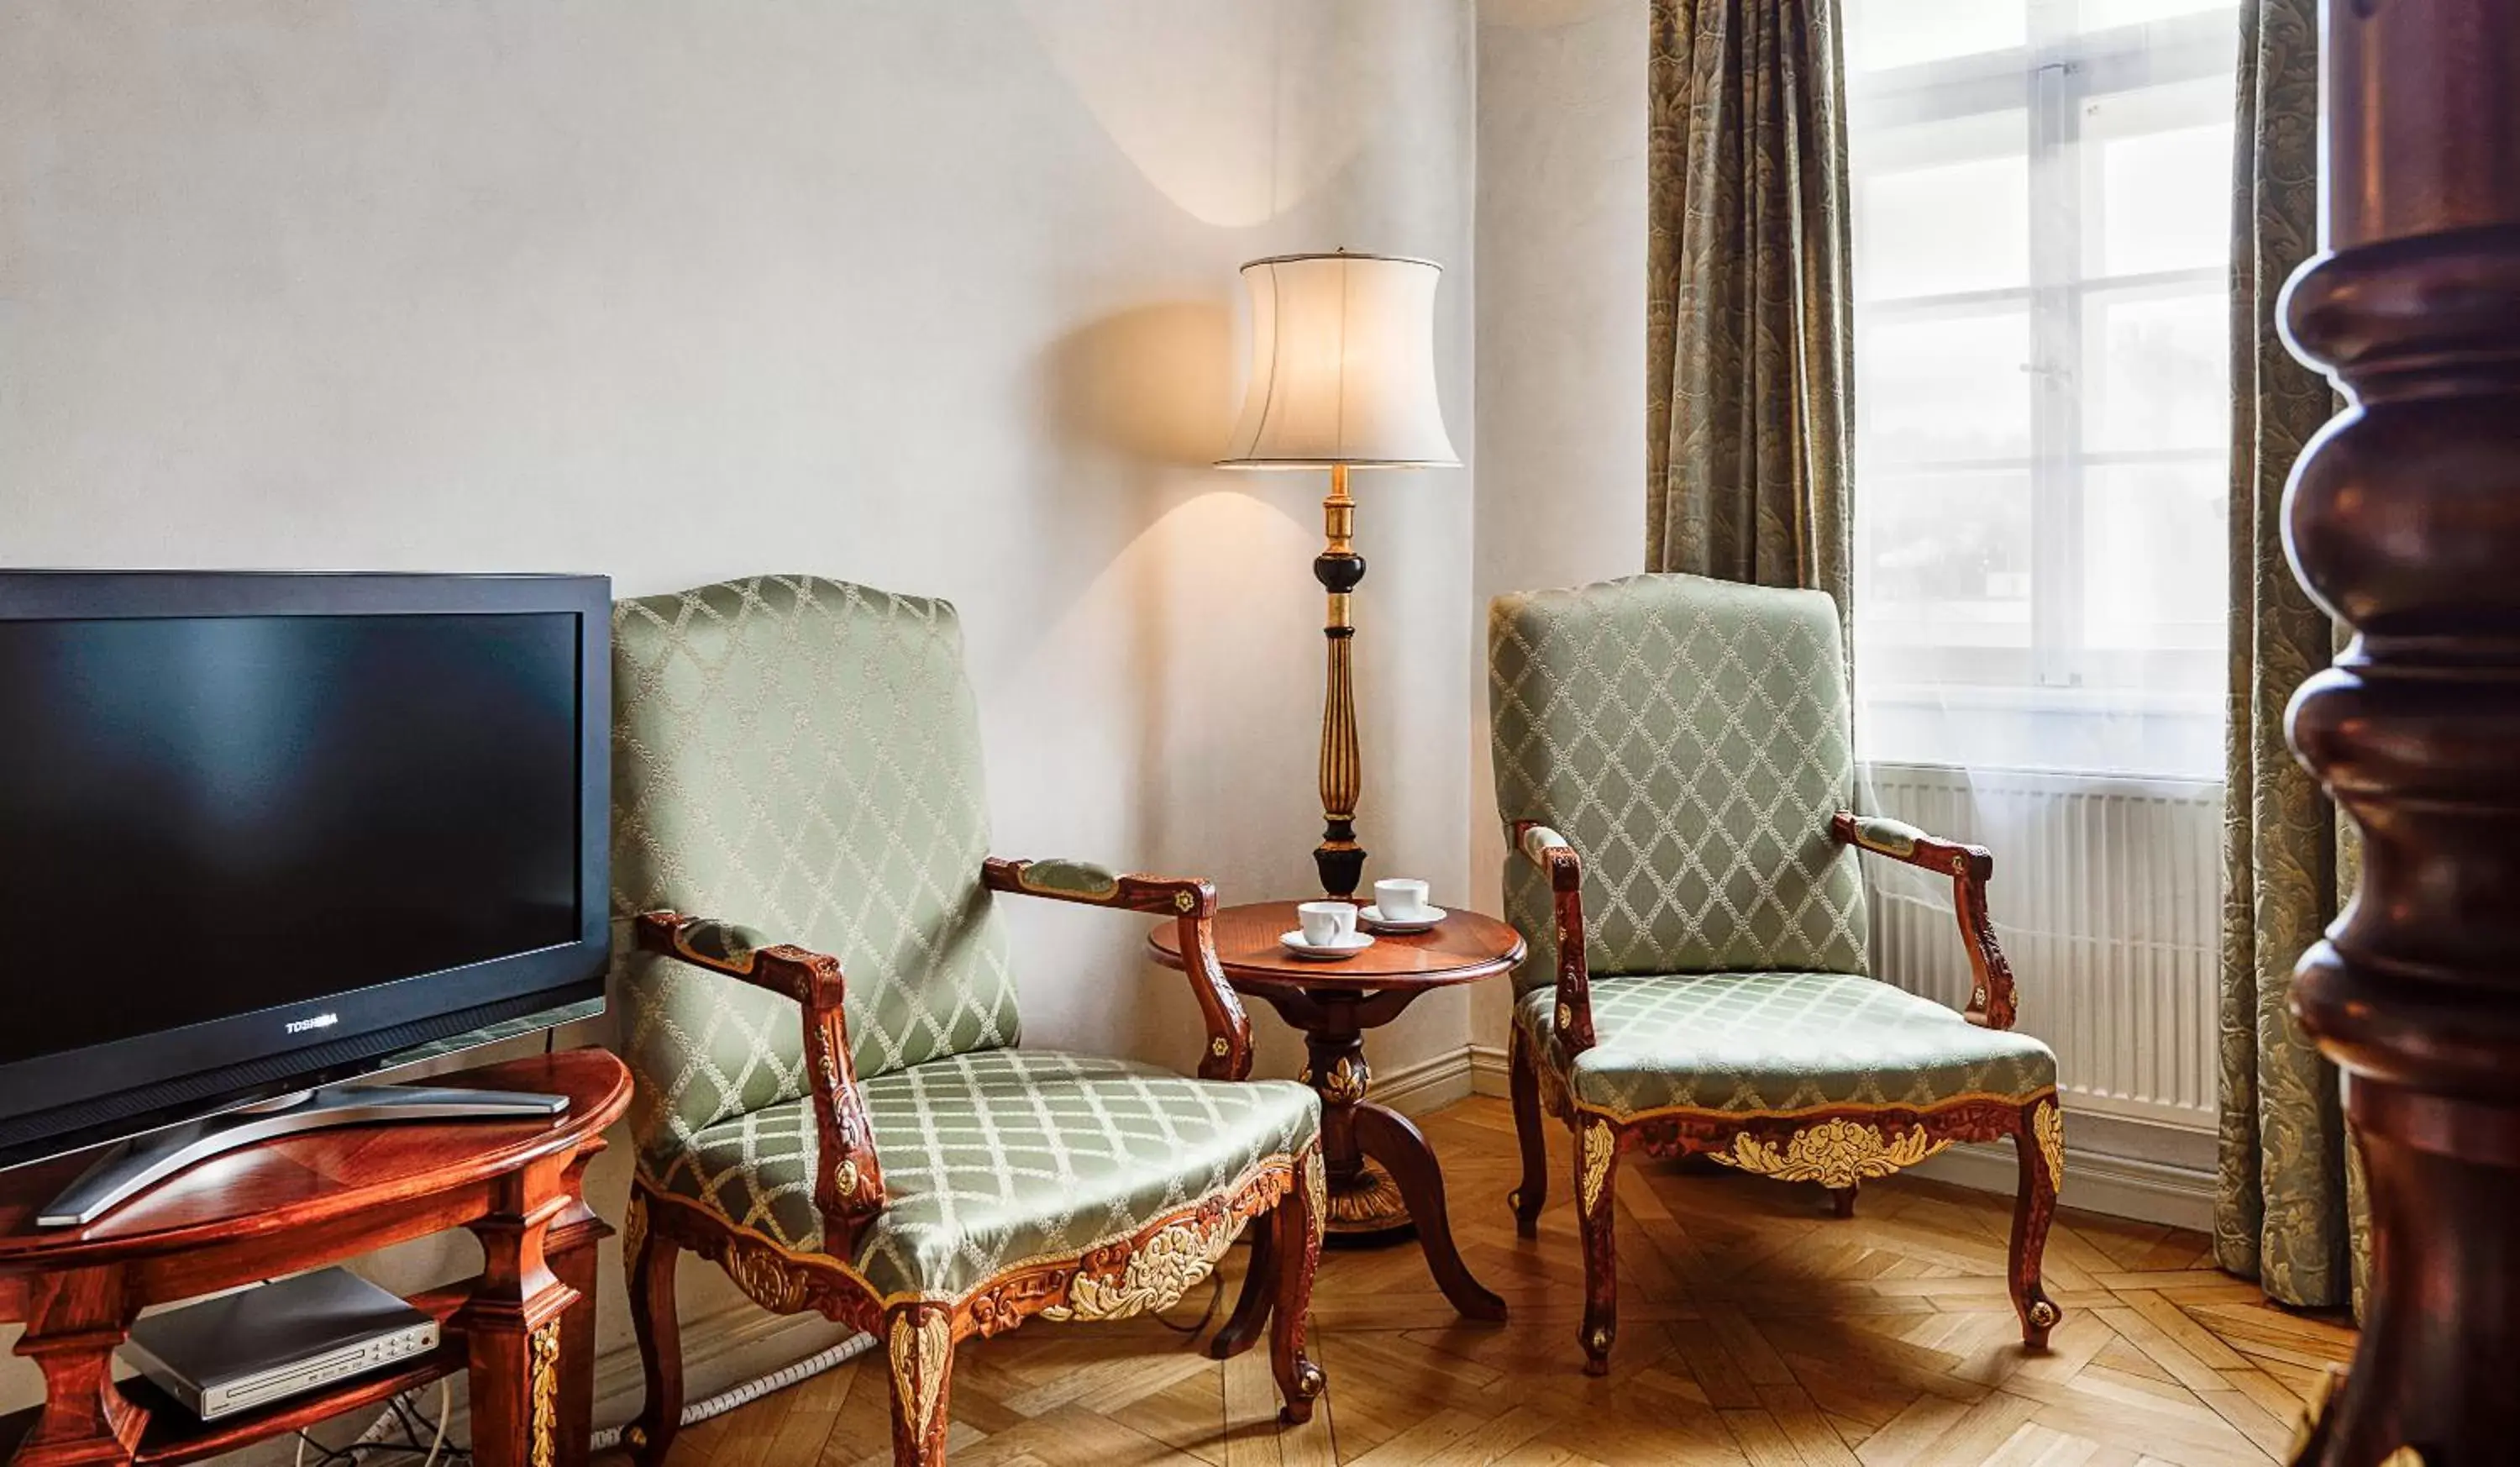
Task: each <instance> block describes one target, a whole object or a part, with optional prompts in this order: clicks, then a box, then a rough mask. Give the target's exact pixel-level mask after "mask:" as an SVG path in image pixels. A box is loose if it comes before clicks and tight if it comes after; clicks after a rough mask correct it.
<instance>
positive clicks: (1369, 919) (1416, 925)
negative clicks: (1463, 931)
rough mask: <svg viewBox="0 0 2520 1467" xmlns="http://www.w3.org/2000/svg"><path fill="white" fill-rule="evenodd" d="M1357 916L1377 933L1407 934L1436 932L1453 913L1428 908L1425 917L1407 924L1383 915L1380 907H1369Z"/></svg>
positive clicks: (1431, 907)
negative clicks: (1436, 928) (1438, 924)
mask: <svg viewBox="0 0 2520 1467" xmlns="http://www.w3.org/2000/svg"><path fill="white" fill-rule="evenodd" d="M1356 915H1357V919H1358V920H1359V921H1361V922H1363V923H1364V924H1365V925H1366V926H1368V927H1371V928H1373V930H1374V931H1375V932H1387V933H1400V934H1406V933H1418V932H1432V931H1434V930H1435V926H1436V924H1437V923H1440V922H1442V921H1443V920H1444V919H1445V918H1446V917H1448V916H1450V915H1451V913H1449V912H1446V911H1445V910H1444V909H1443V908H1442V907H1439V906H1430V907H1428V908H1426V915H1425V916H1423V917H1412V918H1410V919H1409V920H1408V921H1406V922H1399V921H1394V920H1393V919H1391V918H1389V917H1385V916H1384V915H1382V908H1380V907H1378V906H1369V907H1367V908H1366V909H1365V910H1364V911H1361V912H1359V913H1357V914H1356Z"/></svg>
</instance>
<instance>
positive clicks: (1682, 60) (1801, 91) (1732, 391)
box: [1645, 0, 1855, 619]
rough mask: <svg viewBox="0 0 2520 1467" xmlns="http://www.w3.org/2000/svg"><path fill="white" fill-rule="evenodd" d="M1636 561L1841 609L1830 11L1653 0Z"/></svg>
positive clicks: (1838, 87) (1843, 442)
mask: <svg viewBox="0 0 2520 1467" xmlns="http://www.w3.org/2000/svg"><path fill="white" fill-rule="evenodd" d="M1652 25H1653V38H1652V51H1651V60H1650V62H1649V68H1650V69H1649V71H1648V81H1647V94H1648V111H1647V131H1646V144H1645V160H1646V204H1645V210H1646V222H1647V229H1648V231H1649V238H1648V244H1647V247H1646V249H1647V253H1646V314H1645V323H1646V324H1645V338H1646V346H1645V353H1646V355H1645V371H1646V390H1645V402H1646V406H1645V413H1646V453H1647V457H1648V475H1647V483H1646V491H1645V567H1646V569H1647V570H1651V571H1687V572H1693V573H1697V574H1700V575H1713V576H1720V577H1722V578H1724V579H1727V580H1738V581H1748V582H1752V583H1755V584H1759V585H1777V586H1809V587H1817V588H1819V589H1821V590H1823V591H1827V592H1828V593H1829V594H1831V595H1832V596H1835V597H1836V598H1837V604H1838V610H1839V616H1840V618H1841V619H1843V618H1844V617H1845V615H1846V611H1847V608H1848V606H1849V604H1850V599H1849V591H1850V589H1851V587H1850V585H1849V579H1848V576H1849V566H1850V563H1851V562H1852V560H1853V558H1854V557H1853V529H1852V522H1851V520H1850V518H1849V516H1848V513H1847V502H1846V486H1847V452H1848V445H1849V442H1850V440H1851V438H1852V436H1853V434H1852V428H1853V424H1854V421H1855V413H1854V407H1853V402H1852V397H1851V389H1852V388H1853V382H1852V379H1851V373H1850V369H1849V365H1848V364H1849V355H1850V352H1851V350H1852V340H1851V339H1852V335H1853V332H1852V324H1851V321H1850V317H1849V298H1850V296H1851V294H1852V293H1851V291H1850V289H1849V282H1848V277H1847V220H1848V206H1847V185H1846V116H1845V106H1844V99H1845V90H1846V87H1845V71H1844V66H1843V63H1842V61H1841V59H1840V55H1839V47H1838V34H1837V0H1653V21H1652Z"/></svg>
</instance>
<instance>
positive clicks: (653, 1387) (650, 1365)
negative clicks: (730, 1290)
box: [621, 1190, 683, 1467]
mask: <svg viewBox="0 0 2520 1467" xmlns="http://www.w3.org/2000/svg"><path fill="white" fill-rule="evenodd" d="M650 1221H651V1219H650V1218H649V1216H648V1199H647V1198H646V1197H645V1196H644V1195H642V1194H641V1193H639V1192H637V1191H635V1190H634V1191H633V1192H632V1193H631V1194H630V1219H629V1232H630V1236H629V1238H628V1239H627V1241H628V1242H629V1244H630V1247H631V1254H630V1258H629V1260H628V1262H629V1272H630V1277H629V1285H630V1329H631V1333H632V1334H634V1335H636V1336H637V1337H638V1340H639V1370H640V1374H641V1375H642V1376H643V1377H644V1378H645V1379H646V1382H647V1391H648V1394H647V1399H646V1400H645V1401H644V1402H643V1403H642V1404H641V1406H640V1407H639V1416H638V1419H637V1420H635V1421H633V1422H631V1423H630V1425H629V1426H628V1427H627V1428H625V1429H624V1430H623V1431H622V1433H621V1444H622V1445H623V1446H624V1447H627V1448H628V1449H629V1452H630V1459H631V1460H632V1461H634V1462H636V1463H638V1464H639V1467H662V1464H663V1462H664V1460H665V1453H666V1451H667V1450H669V1449H670V1448H671V1447H672V1446H673V1444H674V1434H675V1433H676V1432H678V1431H680V1430H682V1425H683V1331H682V1323H681V1320H680V1319H679V1318H678V1317H677V1316H676V1314H675V1313H674V1261H675V1259H677V1258H678V1257H680V1256H681V1254H682V1250H681V1249H680V1248H677V1247H676V1246H674V1244H673V1243H672V1242H670V1241H668V1240H667V1239H664V1238H660V1237H658V1236H656V1230H655V1228H653V1227H652V1226H651V1225H650Z"/></svg>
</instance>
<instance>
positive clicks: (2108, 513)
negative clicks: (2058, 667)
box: [2083, 457, 2230, 681]
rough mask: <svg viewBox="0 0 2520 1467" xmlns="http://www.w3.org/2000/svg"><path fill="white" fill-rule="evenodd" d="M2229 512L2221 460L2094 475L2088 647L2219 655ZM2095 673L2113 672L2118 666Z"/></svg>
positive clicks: (2101, 469) (2086, 598)
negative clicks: (2181, 651)
mask: <svg viewBox="0 0 2520 1467" xmlns="http://www.w3.org/2000/svg"><path fill="white" fill-rule="evenodd" d="M2228 505H2229V488H2228V481H2227V480H2226V478H2225V473H2224V464H2223V460H2222V459H2221V458H2219V457H2216V458H2210V459H2203V458H2200V459H2191V460H2186V461H2183V462H2167V463H2145V464H2114V465H2093V466H2092V467H2090V468H2087V469H2086V470H2085V471H2084V474H2083V617H2084V627H2083V633H2084V638H2085V640H2086V641H2087V642H2088V643H2089V644H2090V645H2091V646H2093V647H2094V648H2102V649H2107V648H2131V649H2136V650H2140V651H2163V652H2168V651H2176V650H2187V651H2210V652H2219V651H2221V650H2222V647H2223V636H2224V605H2225V598H2226V596H2227V595H2228V591H2227V590H2226V581H2227V579H2228V573H2229V570H2228V565H2227V563H2226V562H2227V557H2226V553H2225V547H2226V545H2227V544H2228V538H2229V533H2230V528H2229V525H2228V514H2227V511H2228ZM2093 666H2094V667H2095V668H2096V669H2099V670H2101V671H2105V670H2106V669H2107V668H2108V667H2109V666H2110V663H2109V662H2108V660H2107V659H2096V660H2094V663H2093ZM2090 680H2092V679H2091V677H2090V676H2089V675H2087V681H2090Z"/></svg>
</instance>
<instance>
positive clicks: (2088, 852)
mask: <svg viewBox="0 0 2520 1467" xmlns="http://www.w3.org/2000/svg"><path fill="white" fill-rule="evenodd" d="M1868 772H1869V775H1870V779H1871V793H1872V802H1873V804H1874V807H1875V808H1877V809H1878V810H1879V811H1880V812H1881V813H1883V814H1886V815H1892V816H1896V817H1897V818H1899V819H1902V820H1905V821H1908V822H1909V823H1910V824H1912V825H1916V826H1921V827H1922V828H1924V829H1925V830H1927V831H1929V832H1931V833H1933V834H1935V835H1938V836H1946V837H1949V838H1951V839H1953V840H1958V841H1968V842H1972V843H1974V844H1977V845H1980V846H1985V847H1987V848H1991V849H1992V850H1994V852H1995V880H1994V881H1993V882H1991V883H1990V884H1989V885H1988V888H1987V895H1988V904H1989V906H1990V907H1991V908H1992V909H1993V912H1994V915H1995V925H1996V935H1997V937H1998V938H1999V939H2000V940H2002V942H2003V951H2004V955H2005V956H2006V957H2008V958H2010V959H2011V961H2012V972H2013V977H2014V979H2015V981H2016V982H2017V984H2018V986H2019V988H2020V993H2021V1017H2020V1022H2019V1025H2018V1028H2020V1029H2021V1030H2023V1031H2026V1032H2029V1033H2034V1034H2037V1035H2038V1036H2039V1037H2041V1038H2043V1039H2045V1040H2047V1041H2048V1043H2049V1044H2050V1045H2052V1046H2054V1048H2055V1050H2056V1060H2057V1065H2058V1067H2059V1070H2060V1072H2061V1075H2060V1078H2061V1081H2062V1087H2063V1088H2064V1090H2065V1091H2066V1105H2067V1109H2068V1110H2070V1111H2074V1112H2077V1113H2080V1114H2086V1115H2094V1114H2095V1115H2110V1116H2118V1117H2123V1118H2125V1119H2126V1120H2129V1121H2137V1122H2149V1123H2154V1124H2166V1125H2173V1126H2178V1127H2181V1128H2183V1129H2194V1130H2204V1131H2211V1130H2212V1129H2213V1128H2214V1123H2215V1113H2214V1092H2215V1080H2216V1073H2217V1072H2216V1062H2215V1028H2216V1020H2215V1007H2216V1005H2215V989H2216V986H2217V985H2218V982H2219V977H2218V967H2219V951H2220V947H2221V937H2220V929H2221V924H2222V901H2223V896H2222V889H2223V856H2222V827H2223V790H2222V786H2221V785H2219V784H2202V783H2195V782H2191V781H2184V780H2159V779H2123V778H2109V777H2102V776H2093V775H2085V774H2034V773H2021V772H2011V771H1990V770H1984V769H1978V770H1966V769H1950V768H1939V767H1929V766H1920V765H1911V764H1873V765H1870V766H1868ZM1865 874H1866V877H1867V880H1868V884H1869V885H1870V888H1871V895H1872V901H1871V910H1872V961H1873V968H1874V971H1875V972H1876V973H1877V974H1878V975H1879V976H1880V977H1882V978H1884V979H1886V980H1888V981H1890V982H1892V983H1895V984H1897V985H1899V986H1901V987H1904V988H1908V989H1910V990H1912V991H1913V992H1917V993H1922V994H1925V995H1927V996H1928V997H1932V998H1935V999H1938V1000H1941V1001H1943V1002H1945V1003H1949V1004H1951V1005H1952V1006H1953V1007H1955V1008H1958V1007H1962V1006H1964V1005H1965V1004H1966V1002H1967V1000H1968V989H1969V967H1968V959H1967V955H1966V950H1965V949H1964V948H1963V947H1962V946H1961V945H1960V940H1959V933H1958V928H1957V927H1956V926H1955V925H1954V923H1953V919H1952V906H1951V883H1950V880H1949V879H1948V878H1941V879H1937V878H1935V877H1933V876H1931V875H1929V874H1928V873H1926V872H1923V871H1919V870H1916V869H1915V868H1913V867H1908V866H1900V865H1898V864H1896V863H1894V862H1890V861H1885V860H1882V859H1881V858H1879V857H1878V856H1873V857H1868V858H1867V859H1866V861H1865Z"/></svg>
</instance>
